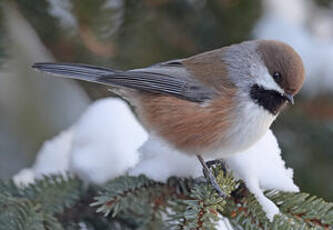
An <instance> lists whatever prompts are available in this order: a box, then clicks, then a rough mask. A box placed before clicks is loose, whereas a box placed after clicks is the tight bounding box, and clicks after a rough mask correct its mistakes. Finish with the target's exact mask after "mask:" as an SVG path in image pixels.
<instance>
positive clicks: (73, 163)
mask: <svg viewBox="0 0 333 230" xmlns="http://www.w3.org/2000/svg"><path fill="white" fill-rule="evenodd" d="M146 139H147V133H146V131H145V130H144V129H143V128H142V127H141V125H140V124H139V123H138V122H137V120H136V118H135V117H134V115H133V113H132V111H131V110H130V109H129V108H128V105H127V104H126V103H125V102H124V101H122V100H120V99H118V98H107V99H101V100H99V101H97V102H95V103H93V104H92V105H90V106H89V108H88V109H87V111H86V112H85V113H84V114H83V115H82V116H81V118H80V119H79V120H78V121H77V122H76V123H75V124H74V125H73V126H72V127H70V128H69V129H67V130H65V131H63V132H61V133H60V134H59V135H58V136H56V137H54V138H52V139H51V140H48V141H46V142H45V143H44V144H43V146H42V147H41V149H40V151H39V152H38V153H37V158H36V161H35V163H34V165H33V167H32V168H27V169H22V170H21V171H20V172H19V173H18V174H16V175H15V176H14V181H15V183H16V184H20V185H26V184H28V183H31V182H33V180H34V179H35V178H40V177H41V176H42V175H43V174H56V173H60V174H65V173H66V171H70V172H71V173H74V174H76V175H78V176H79V177H80V178H81V179H82V180H84V181H86V182H91V183H96V184H101V183H104V182H106V181H107V180H110V179H112V178H114V177H117V176H119V175H122V174H124V173H125V172H126V171H127V170H128V169H129V168H131V167H133V166H134V165H135V164H136V163H137V162H138V160H139V154H138V152H137V149H138V148H139V147H140V146H141V145H142V143H143V142H144V141H145V140H146Z"/></svg>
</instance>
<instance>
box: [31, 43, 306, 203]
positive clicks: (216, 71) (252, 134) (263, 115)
mask: <svg viewBox="0 0 333 230" xmlns="http://www.w3.org/2000/svg"><path fill="white" fill-rule="evenodd" d="M32 67H33V68H34V69H36V70H39V71H43V72H47V73H50V74H53V75H56V76H60V77H65V78H72V79H78V80H84V81H88V82H94V83H98V84H102V85H105V86H107V87H110V90H111V91H112V92H114V93H116V94H118V95H119V96H120V97H121V98H123V99H124V100H126V101H128V102H129V104H130V105H132V106H133V108H134V111H135V113H136V115H137V117H138V119H139V121H140V122H141V123H142V125H143V126H144V127H145V129H146V130H147V131H148V133H149V135H155V136H158V137H161V138H162V139H163V140H164V141H165V142H166V143H168V144H169V145H170V146H172V147H173V148H175V149H177V150H179V151H180V152H182V153H184V154H189V155H196V156H197V158H198V159H199V161H200V163H201V165H202V167H203V173H204V175H205V177H206V178H207V179H208V180H209V182H210V183H211V184H212V186H213V187H214V188H215V189H216V191H217V192H218V194H219V195H220V196H223V197H225V194H224V193H223V192H222V190H221V188H220V186H219V185H218V184H217V182H216V178H215V177H214V175H213V173H212V170H211V168H209V167H208V166H207V164H206V162H205V160H204V157H207V158H214V159H221V158H226V157H228V156H231V155H233V154H236V153H238V152H242V151H245V150H246V149H248V148H250V147H251V146H252V145H254V144H255V143H256V142H257V141H258V140H260V138H261V137H263V136H264V135H265V133H266V132H267V131H268V130H269V128H270V126H271V124H272V123H273V121H274V120H275V119H276V117H277V116H278V115H279V114H280V112H281V111H282V110H283V109H284V108H285V107H286V105H287V104H288V103H290V104H294V96H295V95H296V94H297V93H298V92H299V90H300V89H301V88H302V85H303V82H304V77H305V76H304V75H305V70H304V64H303V61H302V59H301V57H300V56H299V55H298V53H297V52H296V51H295V50H294V49H293V48H292V47H291V46H289V45H288V44H286V43H283V42H281V41H276V40H250V41H244V42H241V43H237V44H232V45H229V46H225V47H222V48H219V49H215V50H211V51H207V52H203V53H200V54H196V55H194V56H190V57H187V58H183V59H175V60H170V61H165V62H161V63H157V64H153V65H151V66H148V67H145V68H138V69H131V70H124V71H122V70H116V69H113V68H107V67H97V66H93V65H86V64H76V63H35V64H33V66H32ZM105 116H107V114H105Z"/></svg>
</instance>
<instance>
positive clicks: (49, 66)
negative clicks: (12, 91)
mask: <svg viewBox="0 0 333 230" xmlns="http://www.w3.org/2000/svg"><path fill="white" fill-rule="evenodd" d="M32 68H34V69H37V70H40V71H43V72H47V73H51V74H54V75H56V76H59V77H64V78H72V79H78V80H84V81H90V82H96V83H105V84H107V82H103V81H101V77H102V76H107V75H112V74H114V73H115V72H117V71H115V70H113V69H110V68H104V67H97V66H91V65H84V64H76V63H75V64H74V63H35V64H34V65H33V66H32Z"/></svg>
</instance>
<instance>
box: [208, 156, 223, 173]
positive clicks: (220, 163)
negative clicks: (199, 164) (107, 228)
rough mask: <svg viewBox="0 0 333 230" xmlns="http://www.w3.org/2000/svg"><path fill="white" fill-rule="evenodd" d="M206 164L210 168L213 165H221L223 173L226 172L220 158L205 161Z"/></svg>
mask: <svg viewBox="0 0 333 230" xmlns="http://www.w3.org/2000/svg"><path fill="white" fill-rule="evenodd" d="M206 164H207V167H208V168H212V166H213V165H221V168H222V170H223V173H224V175H225V174H226V173H227V168H226V167H225V163H224V161H223V160H221V159H217V160H211V161H207V162H206Z"/></svg>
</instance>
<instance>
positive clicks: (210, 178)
mask: <svg viewBox="0 0 333 230" xmlns="http://www.w3.org/2000/svg"><path fill="white" fill-rule="evenodd" d="M197 157H198V159H199V161H200V163H201V165H202V168H203V174H204V176H205V177H206V179H207V180H208V181H209V182H210V184H211V185H212V186H213V187H214V189H215V190H216V191H217V193H218V194H219V196H221V197H224V198H226V197H227V195H226V194H225V193H224V192H223V191H222V189H221V187H220V185H219V184H218V183H217V181H216V178H215V176H214V175H213V172H212V170H211V169H210V168H209V167H208V166H207V164H206V162H205V161H204V159H203V158H202V157H201V156H197ZM210 166H212V165H210Z"/></svg>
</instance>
